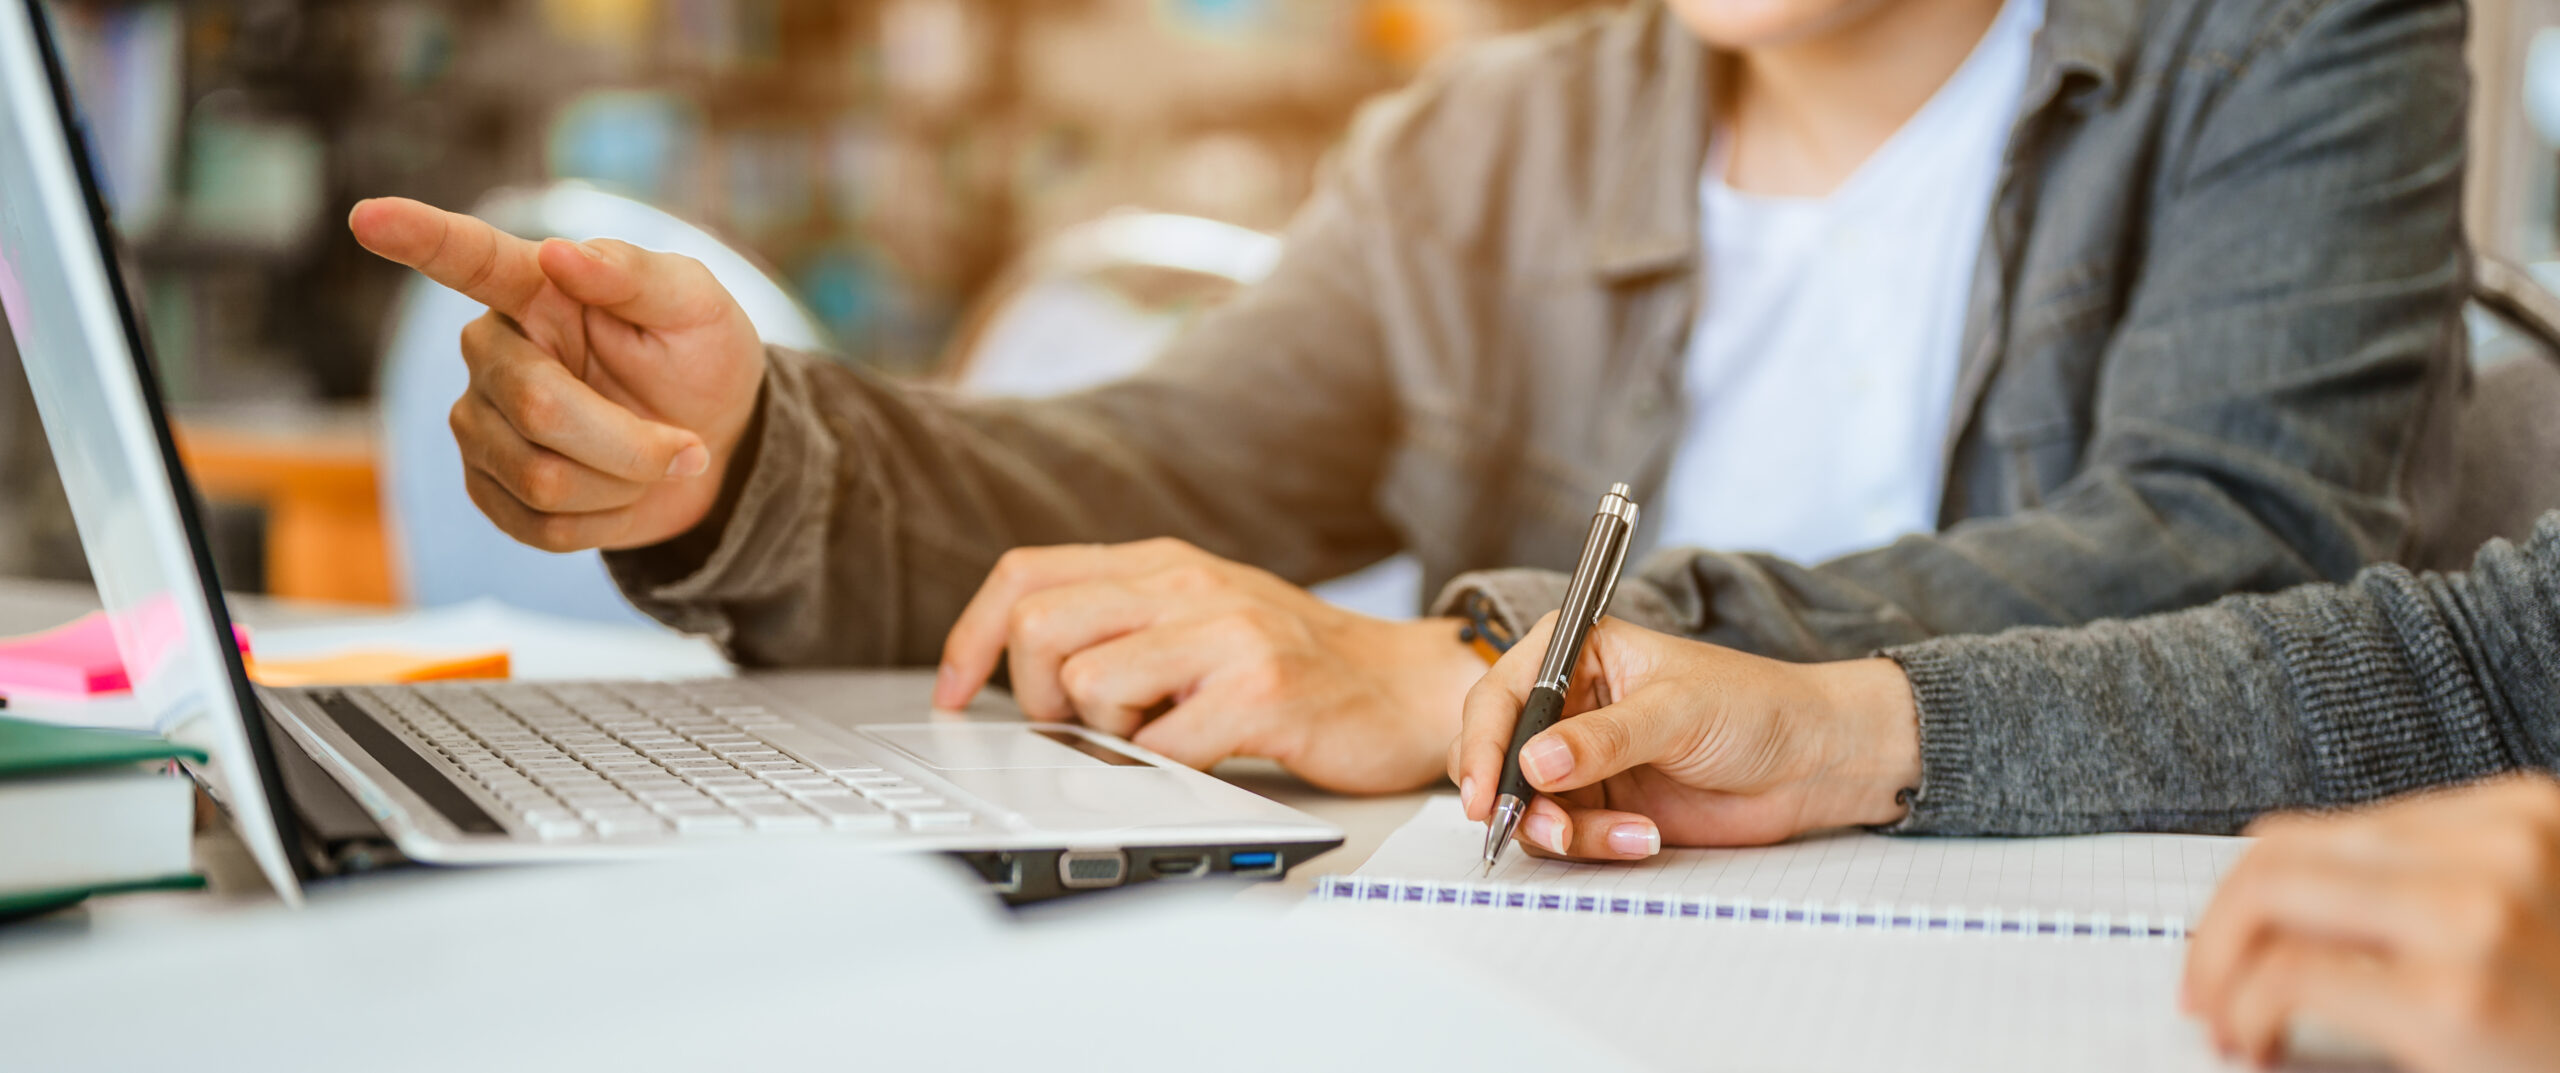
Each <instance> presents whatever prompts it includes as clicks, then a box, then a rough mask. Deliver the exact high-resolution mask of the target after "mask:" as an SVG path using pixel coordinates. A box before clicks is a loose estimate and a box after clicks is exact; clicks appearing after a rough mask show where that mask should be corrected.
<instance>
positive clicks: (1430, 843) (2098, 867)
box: [1358, 796, 2249, 923]
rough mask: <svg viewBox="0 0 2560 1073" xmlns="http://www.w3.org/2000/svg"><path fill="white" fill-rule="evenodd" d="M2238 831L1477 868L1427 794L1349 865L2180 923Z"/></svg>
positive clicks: (2201, 903)
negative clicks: (1372, 849)
mask: <svg viewBox="0 0 2560 1073" xmlns="http://www.w3.org/2000/svg"><path fill="white" fill-rule="evenodd" d="M2248 845H2249V842H2248V840H2247V839H2240V838H2216V837H2211V836H2201V835H2095V836H2088V837H2078V838H2001V839H1989V838H1920V837H1902V838H1888V837H1886V836H1883V835H1876V834H1869V833H1866V832H1862V831H1849V832H1834V833H1829V834H1823V835H1817V836H1813V837H1810V838H1806V839H1802V840H1799V841H1796V842H1791V843H1787V844H1785V845H1780V846H1765V847H1758V848H1753V849H1672V850H1665V851H1663V852H1662V853H1660V854H1657V855H1655V856H1654V858H1653V859H1651V860H1647V861H1641V862H1633V863H1623V864H1619V863H1612V864H1578V863H1571V862H1565V861H1553V860H1546V859H1543V858H1538V857H1532V856H1530V855H1529V854H1527V853H1525V852H1523V851H1521V850H1520V849H1519V847H1517V846H1514V847H1512V848H1511V850H1510V851H1508V852H1507V853H1505V854H1504V856H1503V863H1502V864H1501V866H1500V867H1498V868H1496V869H1495V870H1494V873H1493V875H1492V876H1490V877H1486V876H1484V875H1483V874H1482V873H1483V852H1484V825H1483V824H1479V823H1474V822H1471V821H1469V820H1468V819H1467V818H1466V814H1465V813H1464V812H1463V811H1462V810H1461V809H1460V807H1459V805H1458V799H1457V798H1456V797H1453V796H1441V797H1434V798H1432V799H1431V800H1430V801H1429V802H1428V803H1426V804H1425V805H1424V806H1423V807H1422V809H1421V811H1419V812H1417V813H1416V814H1415V815H1414V818H1413V819H1412V820H1410V821H1407V822H1406V824H1405V825H1404V826H1403V827H1402V828H1399V829H1397V831H1396V833H1395V834H1394V835H1392V836H1390V837H1389V838H1388V839H1387V842H1386V844H1385V845H1383V846H1381V847H1379V849H1378V852H1377V854H1376V855H1374V856H1372V857H1370V858H1369V863H1367V864H1365V865H1362V866H1361V868H1360V871H1359V873H1358V874H1359V875H1360V876H1361V877H1363V878H1373V877H1374V878H1382V879H1383V878H1392V879H1406V880H1425V881H1445V882H1454V883H1465V884H1470V885H1484V884H1499V885H1504V886H1513V887H1523V886H1525V887H1539V888H1546V889H1567V890H1576V891H1584V892H1590V893H1596V894H1609V895H1642V896H1674V897H1683V898H1699V897H1708V898H1717V899H1721V900H1727V901H1731V900H1735V899H1750V900H1751V901H1753V902H1757V903H1765V902H1768V901H1771V900H1784V901H1786V902H1788V903H1790V904H1803V903H1807V902H1818V903H1821V904H1824V905H1843V904H1846V905H1892V906H1925V907H1931V908H1961V909H1964V910H1968V911H1971V912H1976V913H1990V912H1996V913H1999V914H2002V915H2004V916H2015V915H2018V914H2022V913H2035V914H2037V915H2039V916H2042V917H2050V916H2052V915H2053V914H2057V913H2070V914H2073V915H2075V916H2078V917H2083V918H2085V917H2088V916H2090V915H2093V914H2099V913H2104V914H2107V915H2108V916H2109V917H2111V918H2113V919H2116V920H2123V919H2126V918H2128V917H2132V916H2141V917H2145V918H2148V919H2150V920H2154V921H2163V920H2182V921H2187V922H2189V923H2192V922H2193V921H2195V920H2196V918H2197V917H2199V916H2200V915H2202V913H2203V911H2204V907H2205V904H2206V902H2208V901H2209V900H2210V899H2211V897H2212V894H2213V887H2214V884H2215V883H2216V882H2217V881H2219V880H2220V879H2221V877H2222V873H2223V872H2224V871H2225V870H2227V869H2228V868H2229V867H2230V866H2231V864H2232V863H2233V862H2234V861H2236V860H2238V858H2239V855H2240V853H2241V851H2243V850H2245V849H2247V848H2248Z"/></svg>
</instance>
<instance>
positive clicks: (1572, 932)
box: [1301, 902, 2238, 1073]
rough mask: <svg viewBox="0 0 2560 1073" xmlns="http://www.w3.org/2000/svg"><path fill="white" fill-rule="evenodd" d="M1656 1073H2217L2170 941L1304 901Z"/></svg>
mask: <svg viewBox="0 0 2560 1073" xmlns="http://www.w3.org/2000/svg"><path fill="white" fill-rule="evenodd" d="M1301 912H1302V913H1304V914H1306V915H1308V916H1310V917H1313V918H1316V919H1320V920H1326V921H1329V922H1331V923H1333V924H1335V925H1337V926H1340V927H1344V928H1348V929H1354V930H1357V931H1360V932H1362V933H1365V934H1370V935H1374V936H1375V937H1376V938H1377V940H1378V941H1379V942H1381V943H1392V944H1397V945H1401V946H1403V947H1405V948H1406V949H1409V950H1413V951H1415V952H1417V953H1420V954H1422V955H1424V956H1428V957H1433V958H1437V959H1440V960H1442V961H1444V962H1446V963H1448V964H1451V965H1453V966H1455V967H1456V968H1458V969H1459V970H1461V971H1462V972H1465V973H1467V974H1469V975H1479V976H1480V978H1483V979H1488V980H1502V981H1512V982H1513V986H1516V987H1519V988H1521V989H1522V995H1523V999H1524V1001H1528V1002H1531V1003H1534V1004H1535V1005H1537V1006H1539V1007H1541V1008H1543V1009H1544V1010H1545V1011H1546V1012H1549V1013H1554V1014H1560V1015H1561V1016H1562V1018H1563V1019H1564V1020H1565V1021H1567V1022H1568V1023H1571V1024H1575V1025H1578V1026H1581V1027H1584V1028H1587V1029H1591V1030H1594V1031H1596V1032H1598V1033H1601V1034H1603V1035H1604V1036H1605V1038H1607V1039H1609V1040H1610V1041H1611V1042H1613V1043H1616V1044H1618V1045H1619V1046H1621V1047H1623V1048H1624V1049H1626V1050H1627V1051H1628V1052H1630V1053H1632V1054H1633V1055H1635V1056H1636V1057H1637V1058H1638V1059H1640V1060H1643V1061H1646V1062H1647V1063H1648V1064H1651V1065H1653V1066H1655V1067H1657V1068H1662V1069H1703V1070H1748V1071H1752V1073H1791V1071H1797V1070H1804V1071H1813V1070H1822V1071H1827V1073H1858V1071H1863V1070H1876V1071H1879V1073H1881V1071H1885V1070H1892V1071H1895V1073H2000V1071H2004V1070H2020V1071H2028V1070H2033V1071H2038V1073H2043V1071H2049V1070H2072V1071H2075V1073H2113V1071H2117V1070H2121V1071H2124V1073H2135V1071H2145V1073H2180V1071H2188V1070H2194V1071H2206V1070H2224V1069H2236V1068H2238V1067H2227V1066H2224V1065H2222V1064H2221V1063H2220V1062H2219V1061H2218V1060H2217V1059H2216V1058H2215V1057H2214V1056H2213V1054H2212V1053H2211V1049H2210V1047H2209V1045H2208V1044H2207V1043H2206V1041H2205V1039H2204V1037H2203V1035H2202V1032H2201V1030H2200V1029H2198V1028H2197V1027H2196V1026H2195V1025H2193V1024H2192V1023H2190V1022H2188V1021H2186V1020H2184V1019H2182V1018H2181V1017H2180V1016H2179V1015H2178V1013H2177V1011H2176V1005H2175V1003H2176V996H2177V980H2178V972H2179V964H2180V959H2181V957H2182V956H2183V955H2184V953H2185V951H2184V948H2183V947H2181V946H2180V945H2178V944H2174V943H2091V942H1980V941H1968V940H1965V939H1960V938H1954V937H1949V936H1932V935H1916V934H1909V933H1890V932H1855V931H1840V930H1835V929H1823V928H1800V927H1678V926H1670V927H1666V926H1663V925H1662V924H1661V923H1659V922H1656V921H1646V920H1636V919H1629V918H1625V917H1597V916H1584V915H1566V914H1535V915H1526V914H1518V913H1488V912H1479V911H1471V910H1467V909H1453V908H1439V907H1428V906H1425V907H1412V908H1406V907H1398V906H1380V905H1373V904H1362V903H1345V902H1330V903H1327V902H1311V903H1308V905H1307V906H1306V908H1304V909H1303V910H1301Z"/></svg>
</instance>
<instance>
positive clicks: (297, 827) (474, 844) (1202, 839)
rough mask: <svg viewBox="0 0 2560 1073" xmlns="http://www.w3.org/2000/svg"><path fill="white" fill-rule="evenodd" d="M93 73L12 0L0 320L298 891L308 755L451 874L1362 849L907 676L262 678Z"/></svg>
mask: <svg viewBox="0 0 2560 1073" xmlns="http://www.w3.org/2000/svg"><path fill="white" fill-rule="evenodd" d="M66 85H67V82H66V79H65V78H64V75H63V72H62V70H61V67H60V63H59V60H58V58H57V56H56V53H55V51H54V49H53V47H52V44H51V39H50V37H49V35H48V33H47V28H46V26H45V24H44V15H43V14H42V11H41V9H40V8H39V7H38V5H37V4H36V2H35V0H24V2H22V3H5V2H0V309H5V311H6V313H7V326H8V328H9V330H10V335H11V337H12V338H13V339H14V341H15V345H16V348H17V350H18V352H19V354H20V357H21V361H22V363H23V364H24V366H25V368H26V370H27V375H28V380H29V384H30V386H31V388H32V389H33V394H34V396H35V398H36V401H37V405H38V408H39V410H40V411H41V413H42V415H43V419H44V425H45V433H46V436H47V438H48V440H49V441H50V443H51V445H52V448H53V454H54V458H55V462H56V465H57V466H58V467H59V468H60V470H61V472H62V479H63V485H64V488H65V490H66V492H67V493H68V495H69V499H70V502H71V507H72V511H73V515H74V517H75V520H76V521H77V523H78V526H79V530H80V538H81V545H82V547H83V550H84V551H85V552H86V554H87V556H88V560H89V565H90V569H91V572H92V574H93V575H94V576H95V579H96V581H97V584H98V588H99V593H100V596H101V598H102V599H103V601H104V603H105V605H106V608H107V610H108V613H109V616H110V619H111V622H112V623H113V625H114V628H115V634H116V639H117V644H118V647H119V648H120V650H121V651H122V654H123V656H124V659H125V662H126V664H127V669H128V671H129V672H130V674H131V677H132V678H133V681H134V689H135V694H136V698H137V700H138V701H139V702H140V703H142V704H143V705H144V706H146V707H147V708H148V709H149V710H150V711H151V712H152V713H153V714H154V716H155V719H156V721H157V724H158V726H159V727H160V729H161V731H162V732H163V733H166V734H168V735H170V736H171V737H173V738H177V739H180V740H183V741H187V742H189V743H192V744H195V745H198V746H199V747H201V748H203V749H204V750H205V751H206V753H207V754H208V755H209V756H210V758H211V759H210V760H209V761H208V762H206V763H205V764H203V765H201V766H199V767H198V768H197V769H196V772H195V773H196V774H197V776H198V777H199V778H200V779H201V780H202V781H203V782H204V784H205V785H206V787H207V788H208V789H209V790H210V791H211V792H212V793H213V794H214V796H215V797H216V798H217V799H218V800H219V801H220V802H221V803H222V804H223V805H224V807H225V808H226V809H227V810H228V811H229V813H230V818H231V820H232V822H233V824H234V825H235V826H236V827H237V828H238V830H239V832H240V834H241V837H242V839H243V841H244V842H245V843H246V844H247V845H248V847H249V849H250V850H251V852H252V854H253V855H254V856H255V857H256V858H257V860H258V862H259V865H260V867H261V869H262V870H263V871H264V872H265V873H266V875H267V876H268V878H269V879H270V880H271V881H272V882H273V883H274V885H275V886H276V888H277V890H278V891H279V892H280V893H281V894H282V895H283V896H284V897H285V898H286V899H287V900H288V901H297V902H298V901H299V900H300V893H301V882H302V880H304V879H306V878H309V877H312V876H315V875H320V874H325V873H326V872H327V871H328V865H327V864H326V863H325V862H326V861H327V860H329V859H332V858H331V857H330V856H329V855H328V854H325V853H322V852H319V849H320V847H319V845H318V844H319V843H320V842H321V841H323V840H322V839H320V838H317V837H315V835H314V834H313V832H312V831H311V830H310V829H309V827H310V825H308V824H306V823H305V822H304V819H303V815H302V810H300V809H297V808H296V807H295V804H296V802H295V801H294V800H293V797H294V795H293V794H291V793H288V790H287V780H286V778H285V772H286V770H287V768H288V767H290V766H292V763H293V762H298V761H299V759H300V758H302V757H307V758H308V760H309V761H310V762H312V763H314V764H316V765H317V767H318V768H319V769H320V770H321V771H323V772H325V773H326V775H327V776H328V782H329V783H330V784H332V786H333V788H334V792H342V793H343V795H344V796H345V797H346V798H351V799H352V800H353V801H354V802H356V803H357V804H358V805H360V806H361V808H362V810H363V812H364V814H365V815H366V816H368V817H369V818H370V819H371V821H372V822H373V824H375V825H377V826H378V828H379V834H380V836H381V837H382V838H383V840H384V841H385V843H386V844H387V845H389V846H392V847H396V849H397V851H398V853H399V855H401V856H405V857H407V858H410V859H413V860H416V861H422V862H429V863H436V864H496V863H504V862H531V861H551V860H567V859H575V858H585V857H598V856H621V855H630V854H635V853H660V852H668V851H671V850H677V849H681V848H683V847H686V846H694V845H701V844H704V843H706V842H710V841H715V840H722V839H733V838H741V837H784V838H789V837H797V838H812V839H838V840H856V841H859V842H861V843H863V844H866V845H877V846H879V847H882V848H884V849H898V850H917V851H939V852H945V853H951V854H955V855H957V856H959V857H961V858H962V859H963V860H965V861H967V862H968V863H969V864H970V865H971V866H973V867H974V868H976V869H977V870H978V872H979V873H980V874H981V875H983V876H985V877H986V879H987V880H988V882H989V883H991V884H992V885H994V886H995V887H996V889H998V890H999V891H1001V892H1003V893H1004V894H1005V895H1006V896H1007V897H1008V898H1010V899H1013V900H1017V901H1021V900H1031V899H1036V898H1041V897H1046V896H1049V895H1053V894H1057V893H1062V892H1065V891H1070V890H1077V889H1086V888H1098V887H1110V886H1117V885H1121V884H1124V883H1129V882H1136V881H1142V880H1152V879H1173V878H1192V877H1200V876H1218V875H1248V876H1276V875H1279V874H1281V873H1283V872H1285V871H1286V870H1287V869H1288V868H1289V867H1290V866H1292V865H1294V864H1296V863H1298V862H1300V861H1302V860H1305V859H1306V858H1308V857H1312V856H1314V855H1315V854H1318V853H1321V852H1323V851H1324V850H1327V849H1330V848H1332V847H1333V846H1335V845H1338V844H1339V843H1340V842H1341V840H1342V833H1341V831H1339V830H1338V829H1336V828H1334V827H1332V826H1330V825H1327V824H1325V823H1323V822H1321V821H1318V820H1316V819H1314V818H1312V817H1309V816H1307V815H1305V814H1303V813H1300V812H1297V811H1295V810H1293V809H1289V808H1286V807H1284V806H1281V805H1278V804H1276V803H1273V802H1271V801H1268V800H1266V799H1264V798H1261V797H1258V796H1256V795H1254V794H1251V793H1248V792H1246V791H1244V790H1241V789H1238V788H1236V787H1234V786H1231V785H1229V784H1227V783H1224V782H1221V781H1219V780H1217V779H1214V778H1211V777H1209V776H1207V775H1204V774H1201V773H1199V772H1196V771H1192V770H1190V769H1188V768H1184V767H1182V766H1180V765H1178V764H1175V763H1173V762H1171V761H1169V760H1167V759H1165V758H1163V757H1160V756H1157V755H1154V754H1152V753H1149V752H1146V751H1145V750H1142V749H1139V748H1137V747H1135V746H1133V745H1131V744H1129V743H1127V742H1125V741H1121V740H1119V739H1116V738H1110V737H1106V736H1103V735H1100V734H1095V733H1092V732H1090V731H1087V730H1084V729H1082V728H1078V727H1064V726H1034V725H1030V724H1024V723H1020V722H968V721H965V720H961V719H958V718H956V717H953V718H940V719H937V718H934V717H933V716H932V715H931V714H930V713H928V712H927V711H926V710H925V705H924V698H925V696H926V688H925V686H924V685H923V681H922V678H921V676H917V675H909V674H904V673H896V672H884V673H879V674H846V675H842V676H839V677H836V678H833V679H831V682H835V683H839V684H838V685H836V686H834V687H833V688H831V690H830V692H834V693H838V694H840V696H839V697H835V698H830V699H828V700H825V701H823V702H820V703H811V702H810V701H809V699H808V698H807V697H805V696H801V697H785V696H782V695H780V694H779V693H778V692H777V691H776V690H774V689H772V688H768V687H767V686H766V685H765V684H762V683H759V682H758V681H755V680H752V679H740V680H726V679H724V680H709V681H698V682H640V681H633V682H587V683H549V682H487V683H471V682H462V683H440V684H436V685H430V686H419V687H398V688H354V687H350V688H315V689H284V690H279V689H265V688H257V687H252V686H251V685H250V684H249V681H248V678H247V675H246V674H245V671H244V668H243V666H242V662H241V660H240V657H239V654H238V652H237V651H235V650H234V649H233V648H232V647H231V646H230V645H228V644H224V643H221V639H224V638H228V637H229V636H230V635H231V621H230V613H229V610H228V608H227V607H225V606H224V604H223V602H222V598H221V593H220V591H219V588H218V586H217V585H216V583H215V579H214V574H213V569H212V564H211V558H210V556H209V554H208V552H207V550H206V543H205V540H204V536H203V526H202V524H201V521H200V519H199V518H198V517H197V516H196V506H195V496H194V492H193V489H192V486H191V484H190V483H189V481H188V478H187V474H186V472H185V470H184V468H183V467H182V466H181V465H180V463H179V461H178V456H177V452H176V449H175V447H174V444H173V441H172V439H171V436H170V431H169V424H168V420H167V416H166V414H165V413H164V411H163V408H162V403H161V399H160V396H159V390H158V386H157V382H156V380H155V378H154V376H153V373H152V369H151V366H150V364H149V358H148V350H147V339H146V337H145V334H144V332H143V331H142V326H141V323H140V321H139V320H138V318H137V317H136V316H135V310H134V306H133V303H132V300H131V297H130V296H129V295H128V294H127V293H126V292H125V288H124V286H123V282H122V279H121V277H120V276H119V275H117V273H116V271H115V264H116V261H115V255H114V246H113V241H112V238H111V235H112V231H111V230H110V227H109V224H108V220H107V215H106V210H105V207H104V202H103V199H102V197H101V195H100V193H99V185H98V182H97V180H96V175H95V174H94V171H93V169H92V167H91V165H90V162H89V160H88V154H87V152H86V151H85V148H84V147H83V146H82V145H81V144H80V142H79V141H78V139H76V138H74V137H72V136H70V134H69V133H68V132H70V131H73V130H76V129H78V128H77V126H76V124H75V122H74V119H73V115H74V111H73V108H72V102H71V100H70V99H69V92H68V90H67V89H66V88H65V86H66ZM279 738H282V739H285V740H282V741H279V740H278V739H279ZM280 749H290V750H292V754H291V755H287V754H284V753H281V752H280V751H279V750H280Z"/></svg>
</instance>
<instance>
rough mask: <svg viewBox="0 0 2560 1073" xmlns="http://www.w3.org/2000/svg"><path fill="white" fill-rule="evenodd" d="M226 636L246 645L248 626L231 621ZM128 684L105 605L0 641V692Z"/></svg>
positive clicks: (104, 689)
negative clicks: (228, 633) (240, 625)
mask: <svg viewBox="0 0 2560 1073" xmlns="http://www.w3.org/2000/svg"><path fill="white" fill-rule="evenodd" d="M231 636H232V639H233V640H234V641H235V642H237V643H238V644H239V646H240V651H242V652H244V653H245V652H247V651H249V633H248V631H246V630H243V629H241V628H239V627H237V626H234V627H232V630H231ZM131 688H133V680H132V678H131V677H130V676H129V675H128V674H127V673H126V670H125V665H124V656H123V654H122V653H120V652H119V651H117V649H116V635H115V629H114V627H112V626H111V625H109V624H108V622H107V614H106V612H104V611H92V612H90V613H88V614H86V615H82V616H80V617H79V618H76V619H73V620H71V621H70V622H68V623H66V624H64V625H61V626H57V627H55V628H53V629H50V630H46V631H44V632H43V633H32V634H28V635H26V636H24V637H15V638H10V639H8V640H5V641H0V694H9V693H52V694H67V695H70V696H89V695H93V694H98V693H121V692H124V691H125V690H128V689H131Z"/></svg>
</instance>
